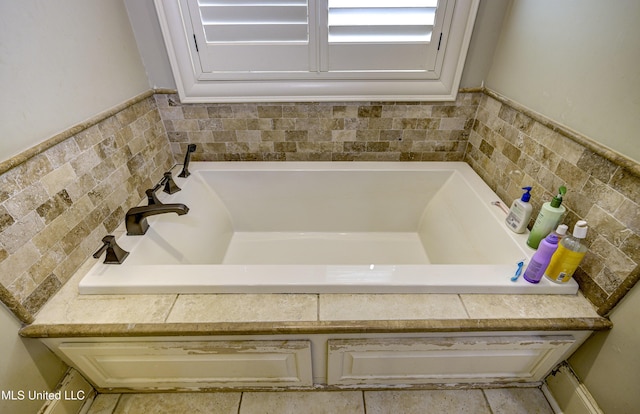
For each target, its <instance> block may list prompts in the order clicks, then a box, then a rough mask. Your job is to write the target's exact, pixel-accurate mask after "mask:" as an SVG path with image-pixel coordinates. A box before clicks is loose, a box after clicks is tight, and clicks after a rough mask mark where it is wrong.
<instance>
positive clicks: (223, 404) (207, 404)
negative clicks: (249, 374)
mask: <svg viewBox="0 0 640 414" xmlns="http://www.w3.org/2000/svg"><path fill="white" fill-rule="evenodd" d="M240 396H241V394H240V393H239V392H233V393H232V392H229V393H222V392H220V393H215V392H212V393H164V394H124V395H122V397H120V401H119V402H118V406H117V407H116V409H115V411H114V412H113V414H138V413H140V414H142V413H154V414H165V413H166V414H175V413H189V414H200V413H202V414H211V413H216V414H237V412H238V404H239V403H240Z"/></svg>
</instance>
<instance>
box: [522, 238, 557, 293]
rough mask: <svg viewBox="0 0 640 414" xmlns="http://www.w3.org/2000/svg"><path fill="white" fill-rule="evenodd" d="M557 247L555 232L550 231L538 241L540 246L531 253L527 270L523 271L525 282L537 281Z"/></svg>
mask: <svg viewBox="0 0 640 414" xmlns="http://www.w3.org/2000/svg"><path fill="white" fill-rule="evenodd" d="M557 248H558V236H557V235H556V234H555V233H551V234H550V235H548V236H547V237H545V239H544V240H542V242H540V246H538V251H536V253H535V254H534V255H533V257H532V258H531V261H530V262H529V266H527V270H525V271H524V275H522V277H524V279H525V280H526V281H527V282H531V283H538V282H540V279H542V276H543V275H544V271H545V270H546V269H547V266H549V262H550V261H551V256H553V253H555V251H556V249H557Z"/></svg>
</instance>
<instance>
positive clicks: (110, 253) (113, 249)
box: [93, 234, 129, 264]
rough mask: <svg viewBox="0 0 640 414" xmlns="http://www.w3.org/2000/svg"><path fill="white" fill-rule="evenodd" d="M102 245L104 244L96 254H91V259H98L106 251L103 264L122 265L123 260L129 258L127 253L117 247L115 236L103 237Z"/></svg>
mask: <svg viewBox="0 0 640 414" xmlns="http://www.w3.org/2000/svg"><path fill="white" fill-rule="evenodd" d="M102 243H104V244H103V245H102V247H100V249H98V251H97V252H95V253H94V254H93V257H94V258H96V259H97V258H99V257H100V256H101V255H102V253H103V252H104V251H105V250H106V251H107V254H106V256H105V258H104V263H105V264H122V262H124V259H126V258H127V256H129V252H127V251H125V250H123V249H122V248H121V247H120V246H118V243H116V238H115V236H112V235H110V234H109V235H107V236H104V237H103V238H102Z"/></svg>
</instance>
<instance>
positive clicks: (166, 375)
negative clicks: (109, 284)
mask: <svg viewBox="0 0 640 414" xmlns="http://www.w3.org/2000/svg"><path fill="white" fill-rule="evenodd" d="M59 350H60V352H62V353H63V354H64V355H65V356H66V357H67V358H68V359H69V360H70V361H71V362H72V364H73V365H74V366H75V367H76V368H77V369H78V370H79V371H81V372H82V373H83V374H84V375H85V376H86V377H87V379H89V380H90V381H91V382H93V384H94V385H95V386H96V387H98V388H129V389H145V388H147V389H150V388H154V389H157V388H168V389H171V388H233V387H247V386H252V387H262V386H265V387H273V386H308V385H311V384H312V375H311V344H310V342H309V341H202V342H198V341H194V342H191V341H189V342H187V341H184V342H151V341H149V342H103V343H93V342H66V343H62V344H60V346H59Z"/></svg>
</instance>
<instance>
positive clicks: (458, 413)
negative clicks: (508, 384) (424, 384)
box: [364, 390, 491, 414]
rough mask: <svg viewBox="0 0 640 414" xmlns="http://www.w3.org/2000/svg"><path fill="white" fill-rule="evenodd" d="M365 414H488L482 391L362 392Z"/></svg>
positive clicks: (489, 412)
mask: <svg viewBox="0 0 640 414" xmlns="http://www.w3.org/2000/svg"><path fill="white" fill-rule="evenodd" d="M364 399H365V403H366V409H367V414H387V413H388V414H395V413H402V414H424V413H452V414H453V413H455V414H465V413H469V414H471V413H473V414H483V413H486V414H491V410H490V409H489V406H488V404H487V402H486V400H485V398H484V395H482V390H429V391H375V392H365V393H364Z"/></svg>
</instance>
